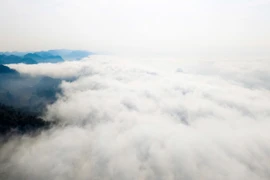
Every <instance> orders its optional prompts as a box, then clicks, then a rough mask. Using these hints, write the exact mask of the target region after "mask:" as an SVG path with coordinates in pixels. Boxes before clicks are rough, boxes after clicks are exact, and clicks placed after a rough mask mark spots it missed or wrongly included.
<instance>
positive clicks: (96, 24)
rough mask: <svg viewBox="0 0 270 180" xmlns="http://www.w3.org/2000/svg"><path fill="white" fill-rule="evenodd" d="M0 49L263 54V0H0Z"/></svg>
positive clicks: (267, 34) (266, 32)
mask: <svg viewBox="0 0 270 180" xmlns="http://www.w3.org/2000/svg"><path fill="white" fill-rule="evenodd" d="M0 9H1V10H0V22H1V28H0V42H1V43H0V51H14V50H17V51H26V50H41V49H53V48H71V49H87V50H91V51H96V52H106V53H107V52H108V53H133V54H156V55H161V54H166V55H188V54H196V55H238V56H244V55H245V56H246V55H247V56H249V55H255V56H264V57H270V52H269V51H270V1H269V0H226V1H225V0H189V1H183V0H114V1H109V0H99V1H93V0H76V1H75V0H46V1H41V0H23V1H21V0H8V1H5V0H1V1H0Z"/></svg>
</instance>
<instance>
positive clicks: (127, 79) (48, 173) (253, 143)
mask: <svg viewBox="0 0 270 180" xmlns="http://www.w3.org/2000/svg"><path fill="white" fill-rule="evenodd" d="M13 68H15V69H16V70H18V71H20V72H25V73H29V74H32V75H39V74H40V73H41V74H43V75H44V74H46V75H51V76H53V77H63V76H67V77H72V76H74V77H76V78H77V79H76V80H75V81H73V82H65V81H64V82H62V84H61V88H62V90H63V94H62V95H61V96H59V98H58V100H57V101H56V102H55V103H54V104H53V105H51V106H49V107H48V110H47V112H46V113H45V114H44V117H45V118H47V119H56V120H59V121H60V122H61V123H60V125H57V126H56V127H54V128H53V129H51V130H49V131H46V132H42V133H41V134H40V135H38V136H36V137H28V136H23V137H14V138H12V139H10V140H9V141H8V142H7V143H5V144H4V145H3V146H2V147H1V151H0V152H1V154H0V163H1V164H0V165H1V172H0V177H1V176H2V177H1V178H0V179H29V180H35V179H44V180H47V179H57V180H68V179H70V180H71V179H96V180H99V179H115V180H127V179H152V180H157V179H160V180H163V179H164V180H170V179H183V180H198V179H207V180H217V179H218V180H239V179H247V180H268V179H270V132H269V129H270V92H269V88H270V84H269V79H270V73H269V62H267V61H248V62H247V61H212V62H206V61H204V62H202V61H201V62H195V61H194V62H185V61H179V60H174V59H168V60H166V59H165V60H160V59H144V60H139V59H130V58H117V57H110V56H93V57H91V58H89V59H85V60H83V61H79V62H65V63H60V64H54V65H42V64H39V65H16V66H13Z"/></svg>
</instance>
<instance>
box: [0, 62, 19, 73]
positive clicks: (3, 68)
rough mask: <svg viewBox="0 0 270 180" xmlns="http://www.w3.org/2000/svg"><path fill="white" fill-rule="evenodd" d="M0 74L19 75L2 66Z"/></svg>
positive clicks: (0, 65)
mask: <svg viewBox="0 0 270 180" xmlns="http://www.w3.org/2000/svg"><path fill="white" fill-rule="evenodd" d="M0 74H16V75H17V74H19V73H18V72H17V71H15V70H13V69H10V68H9V67H7V66H4V65H2V64H0Z"/></svg>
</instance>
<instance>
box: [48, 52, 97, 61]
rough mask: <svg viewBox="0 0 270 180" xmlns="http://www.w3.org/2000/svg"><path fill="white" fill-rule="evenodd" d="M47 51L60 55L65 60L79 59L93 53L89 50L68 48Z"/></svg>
mask: <svg viewBox="0 0 270 180" xmlns="http://www.w3.org/2000/svg"><path fill="white" fill-rule="evenodd" d="M48 52H49V53H51V54H53V55H60V56H61V57H63V58H64V59H65V60H80V59H82V58H85V57H88V56H90V55H92V54H93V53H91V52H89V51H84V50H68V49H54V50H49V51H48Z"/></svg>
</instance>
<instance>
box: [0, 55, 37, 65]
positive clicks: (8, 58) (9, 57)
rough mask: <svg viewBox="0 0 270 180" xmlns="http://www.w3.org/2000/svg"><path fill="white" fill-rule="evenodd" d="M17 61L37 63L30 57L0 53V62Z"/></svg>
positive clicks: (13, 62)
mask: <svg viewBox="0 0 270 180" xmlns="http://www.w3.org/2000/svg"><path fill="white" fill-rule="evenodd" d="M17 63H25V64H37V62H36V61H35V60H33V59H31V58H27V57H24V56H23V57H20V56H15V55H5V54H1V55H0V64H17Z"/></svg>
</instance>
